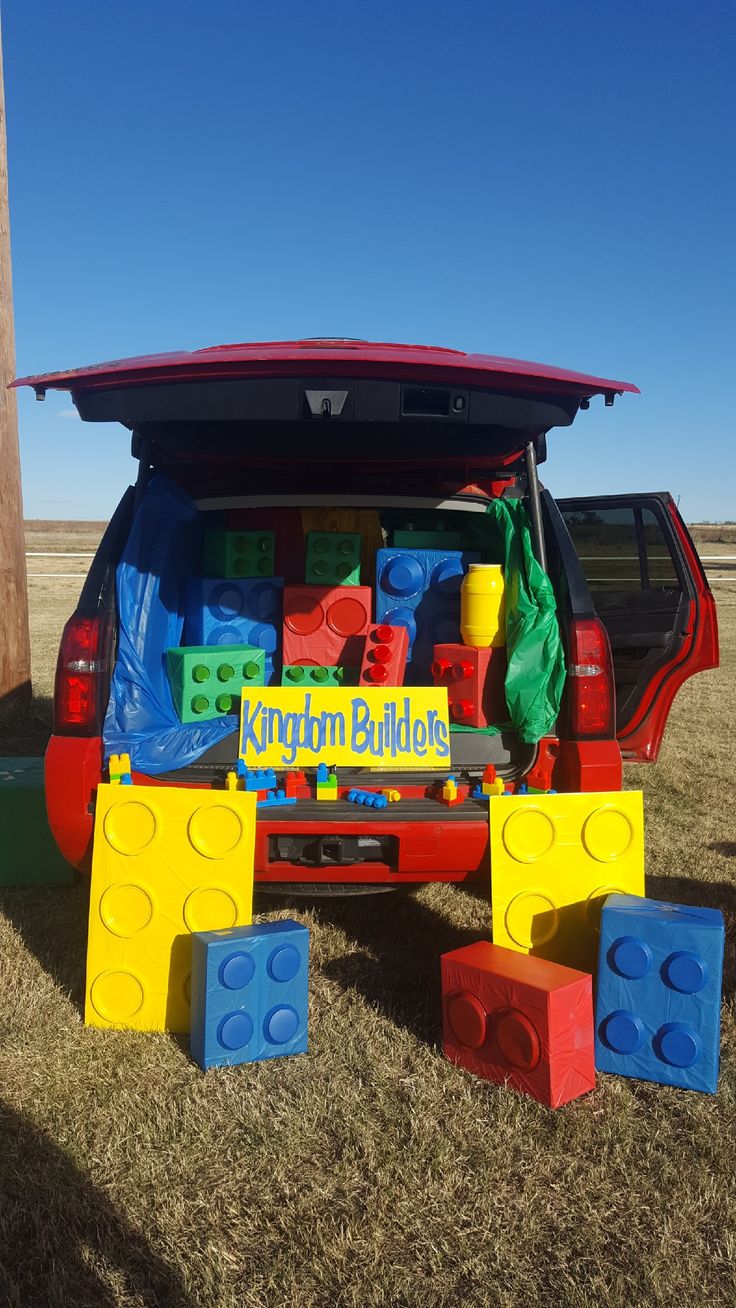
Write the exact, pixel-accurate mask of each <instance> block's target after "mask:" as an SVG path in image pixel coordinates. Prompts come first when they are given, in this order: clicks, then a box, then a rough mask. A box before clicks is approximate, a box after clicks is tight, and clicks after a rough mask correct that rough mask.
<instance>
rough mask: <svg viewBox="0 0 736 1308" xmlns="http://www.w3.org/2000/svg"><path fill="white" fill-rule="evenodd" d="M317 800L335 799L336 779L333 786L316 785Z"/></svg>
mask: <svg viewBox="0 0 736 1308" xmlns="http://www.w3.org/2000/svg"><path fill="white" fill-rule="evenodd" d="M317 799H337V779H335V784H334V786H326V785H318V786H317Z"/></svg>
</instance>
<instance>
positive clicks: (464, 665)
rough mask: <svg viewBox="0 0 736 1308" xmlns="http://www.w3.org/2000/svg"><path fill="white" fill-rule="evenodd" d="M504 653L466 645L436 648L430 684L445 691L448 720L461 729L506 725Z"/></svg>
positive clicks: (501, 650)
mask: <svg viewBox="0 0 736 1308" xmlns="http://www.w3.org/2000/svg"><path fill="white" fill-rule="evenodd" d="M505 679H506V650H505V649H490V648H489V649H476V648H475V647H474V646H468V645H435V647H434V660H433V662H432V680H433V682H434V684H435V686H446V687H447V702H448V704H449V708H450V719H451V721H453V722H459V723H460V724H461V726H464V727H488V726H492V725H494V724H496V723H501V722H505V721H506V720H507V718H508V716H509V712H508V708H507V707H506V695H505V690H504V682H505Z"/></svg>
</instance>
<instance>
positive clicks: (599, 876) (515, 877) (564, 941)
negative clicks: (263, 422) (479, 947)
mask: <svg viewBox="0 0 736 1308" xmlns="http://www.w3.org/2000/svg"><path fill="white" fill-rule="evenodd" d="M490 824H491V867H492V869H493V883H492V897H493V938H494V941H495V943H496V944H498V945H507V946H508V947H509V948H510V949H518V950H520V951H521V952H522V953H525V954H536V955H538V956H539V957H540V958H547V959H550V960H552V961H553V962H557V963H565V964H567V965H568V966H570V967H579V968H580V969H581V971H588V972H592V971H593V968H594V966H595V961H596V957H597V949H598V927H599V922H600V910H601V906H602V904H603V901H604V899H605V898H606V896H607V895H609V894H611V893H613V892H615V891H622V892H624V893H628V894H632V895H643V894H644V811H643V805H642V795H641V791H625V792H621V791H610V792H605V791H603V792H599V793H591V794H584V795H574V794H573V795H567V794H566V795H509V796H507V795H502V796H498V797H497V796H492V798H491V800H490Z"/></svg>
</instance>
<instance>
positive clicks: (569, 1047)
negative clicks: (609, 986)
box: [442, 940, 595, 1108]
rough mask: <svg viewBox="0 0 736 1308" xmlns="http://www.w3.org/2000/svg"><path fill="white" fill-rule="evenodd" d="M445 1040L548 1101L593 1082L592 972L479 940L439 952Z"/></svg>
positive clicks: (554, 1104) (453, 1057)
mask: <svg viewBox="0 0 736 1308" xmlns="http://www.w3.org/2000/svg"><path fill="white" fill-rule="evenodd" d="M442 1018H443V1046H444V1051H445V1054H446V1056H447V1057H448V1058H449V1059H450V1061H451V1062H453V1063H456V1064H457V1065H458V1067H464V1068H465V1069H466V1070H467V1071H469V1072H474V1073H475V1074H476V1076H482V1077H485V1078H486V1080H488V1081H494V1082H495V1083H496V1084H497V1085H505V1084H508V1085H510V1086H511V1087H512V1088H513V1089H514V1090H518V1091H520V1092H522V1093H523V1094H528V1095H531V1096H532V1098H533V1099H538V1100H539V1101H540V1102H541V1103H543V1104H547V1105H548V1106H549V1107H550V1108H559V1107H561V1105H562V1104H566V1103H569V1102H570V1100H571V1099H577V1098H579V1096H580V1095H584V1094H586V1093H587V1092H588V1091H589V1090H594V1089H595V1066H594V1060H593V996H592V977H591V976H589V975H586V974H585V973H583V972H578V971H575V970H574V969H572V968H569V967H562V966H561V965H560V964H559V963H549V962H547V961H546V960H545V959H541V958H527V957H524V956H523V955H521V954H518V953H515V952H514V951H513V950H510V949H503V948H502V947H501V946H500V945H491V944H489V943H488V942H486V941H484V940H483V941H480V942H479V943H478V944H475V945H465V946H464V947H463V948H462V949H455V950H453V951H452V953H449V954H443V956H442Z"/></svg>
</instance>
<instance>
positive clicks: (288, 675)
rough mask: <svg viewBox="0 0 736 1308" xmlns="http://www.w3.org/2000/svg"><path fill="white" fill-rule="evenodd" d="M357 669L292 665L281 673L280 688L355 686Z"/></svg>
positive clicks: (303, 664) (304, 664)
mask: <svg viewBox="0 0 736 1308" xmlns="http://www.w3.org/2000/svg"><path fill="white" fill-rule="evenodd" d="M357 682H358V669H357V668H343V667H337V668H322V667H318V666H317V665H316V664H315V665H310V664H306V663H292V664H288V665H286V666H285V667H284V668H283V669H282V671H281V685H282V686H355V685H357Z"/></svg>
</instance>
